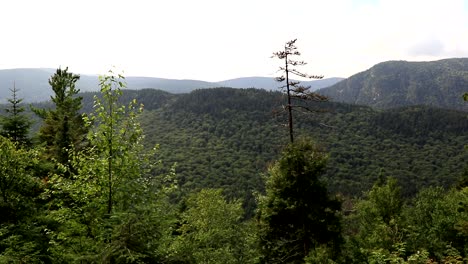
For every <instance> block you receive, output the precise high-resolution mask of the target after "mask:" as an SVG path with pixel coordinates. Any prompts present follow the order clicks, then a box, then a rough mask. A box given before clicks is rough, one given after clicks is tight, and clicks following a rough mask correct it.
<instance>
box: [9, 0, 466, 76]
mask: <svg viewBox="0 0 468 264" xmlns="http://www.w3.org/2000/svg"><path fill="white" fill-rule="evenodd" d="M0 34H1V36H2V37H1V38H0V69H10V68H38V67H44V68H58V67H66V66H68V67H69V70H70V71H72V72H75V73H81V74H105V73H106V72H107V71H108V70H109V69H111V68H112V67H115V68H116V69H118V70H119V71H122V72H123V73H124V75H126V76H151V77H160V78H171V79H172V78H173V79H197V80H204V81H221V80H226V79H232V78H237V77H248V76H266V77H274V76H276V75H277V74H278V73H277V69H278V67H279V66H281V63H282V62H281V61H280V60H278V59H273V58H271V55H272V53H273V52H275V51H279V50H281V49H283V47H284V44H285V42H287V41H289V40H292V39H297V42H296V46H297V47H298V49H299V51H300V52H301V53H302V54H301V56H300V58H299V59H301V60H303V61H306V62H307V63H308V64H307V65H306V66H304V67H302V68H301V70H302V71H304V72H307V73H309V74H313V75H324V76H325V77H326V78H327V77H345V78H346V77H349V76H351V75H353V74H356V73H358V72H361V71H364V70H366V69H368V68H370V67H372V66H373V65H375V64H377V63H379V62H383V61H388V60H409V61H428V60H438V59H444V58H452V57H468V0H440V1H439V0H229V1H227V0H152V1H151V0H126V1H124V0H41V1H38V0H1V1H0Z"/></svg>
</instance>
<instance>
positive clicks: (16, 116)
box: [0, 84, 32, 146]
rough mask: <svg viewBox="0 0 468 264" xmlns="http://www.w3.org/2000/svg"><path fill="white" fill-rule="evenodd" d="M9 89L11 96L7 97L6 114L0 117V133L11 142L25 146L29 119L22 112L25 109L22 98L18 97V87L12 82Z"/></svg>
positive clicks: (27, 139) (28, 140)
mask: <svg viewBox="0 0 468 264" xmlns="http://www.w3.org/2000/svg"><path fill="white" fill-rule="evenodd" d="M10 91H11V98H9V99H8V102H9V107H8V108H6V109H5V111H6V113H7V116H4V117H3V118H2V130H1V132H0V135H2V136H4V137H7V138H10V139H11V140H12V141H13V142H16V143H18V144H21V145H24V146H27V145H29V144H30V143H31V142H30V139H29V129H30V127H31V124H32V123H31V121H30V120H29V118H28V117H27V116H26V115H24V114H23V112H24V111H25V109H24V107H23V106H22V105H21V102H22V101H23V99H21V98H18V95H17V93H18V89H16V85H15V84H13V89H10Z"/></svg>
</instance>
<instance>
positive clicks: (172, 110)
mask: <svg viewBox="0 0 468 264" xmlns="http://www.w3.org/2000/svg"><path fill="white" fill-rule="evenodd" d="M152 92H153V93H154V95H153V96H151V93H150V91H145V96H144V97H143V96H140V95H138V93H137V92H135V95H134V96H135V97H137V96H138V98H141V101H140V102H141V103H143V104H144V105H145V109H146V110H147V111H145V112H144V113H143V115H142V116H141V117H142V118H141V124H142V128H143V129H144V131H145V132H146V138H145V145H147V146H153V145H154V144H156V143H159V144H160V146H161V149H160V151H161V154H162V155H163V156H164V160H165V162H167V163H168V164H172V163H174V162H176V163H177V164H178V166H177V180H178V182H179V183H180V185H181V192H189V191H190V190H194V189H195V190H199V189H201V188H223V189H224V194H225V195H226V197H227V198H242V199H243V201H244V206H245V209H246V213H247V214H248V215H250V216H251V215H253V208H254V207H255V201H254V199H253V195H252V193H253V192H255V191H262V190H263V188H264V187H263V184H262V180H261V176H260V175H261V173H262V172H264V171H266V169H267V167H268V164H269V163H270V162H271V161H272V160H275V159H277V158H278V157H279V153H280V148H281V146H283V145H284V144H286V143H287V139H288V134H287V131H286V130H285V129H283V128H282V127H280V126H279V125H278V123H280V122H278V121H279V120H284V119H285V118H287V117H286V116H284V115H275V113H274V112H273V111H272V109H275V108H277V107H278V106H280V105H281V102H282V101H284V100H285V98H284V97H283V95H282V94H281V93H279V92H269V91H264V90H257V89H229V88H217V89H202V90H197V91H194V92H193V93H191V94H184V95H173V96H171V97H166V96H164V97H163V96H160V94H161V92H160V91H156V90H154V91H152ZM145 98H148V100H145ZM158 98H159V99H160V100H158ZM319 106H320V107H321V108H322V109H324V111H325V112H324V113H322V114H320V115H304V116H303V120H302V122H300V123H298V124H297V126H296V131H295V132H296V133H297V134H298V135H299V136H301V135H303V136H311V137H313V138H316V139H317V142H320V143H321V144H322V145H323V146H324V147H325V148H326V149H327V151H328V152H329V153H330V158H329V160H328V164H327V170H326V172H325V176H324V177H323V180H324V182H325V183H326V185H327V187H328V189H329V190H330V191H331V192H332V193H342V194H343V195H345V196H350V197H353V196H361V195H362V193H363V192H365V191H367V190H369V189H370V188H372V184H373V183H374V182H375V181H376V179H377V175H378V174H379V173H380V172H381V171H382V172H383V173H384V174H387V175H392V177H394V178H396V179H397V180H398V182H399V183H400V184H401V187H402V190H401V192H402V195H403V196H404V197H411V196H414V195H415V194H416V193H417V192H418V190H420V189H421V188H424V187H426V186H436V185H441V186H444V187H449V186H451V185H453V184H454V183H455V182H456V181H457V180H458V179H459V176H460V174H461V173H463V171H464V168H465V164H466V162H467V160H468V156H467V155H468V152H466V151H465V150H463V148H462V147H460V146H462V145H465V144H466V142H467V141H468V133H467V131H468V119H466V114H465V113H463V112H458V111H452V110H444V109H436V108H431V107H407V108H401V109H392V110H385V111H380V110H379V111H377V110H373V109H371V108H369V107H362V106H355V105H347V104H341V103H340V104H339V103H332V102H324V103H320V104H317V107H319ZM272 117H276V118H277V120H274V119H272ZM395 157H398V158H395ZM403 183H407V184H403Z"/></svg>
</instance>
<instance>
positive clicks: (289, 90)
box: [272, 39, 327, 143]
mask: <svg viewBox="0 0 468 264" xmlns="http://www.w3.org/2000/svg"><path fill="white" fill-rule="evenodd" d="M296 40H297V39H294V40H291V41H288V42H286V44H285V45H284V50H280V51H277V52H274V53H273V56H272V57H273V58H275V57H276V58H278V59H280V60H284V67H283V66H282V67H280V68H279V71H281V72H283V74H282V75H281V76H280V77H277V78H276V80H277V81H278V82H281V83H282V82H286V84H285V85H283V86H281V87H280V88H281V89H285V90H286V95H287V100H288V102H287V104H286V107H285V109H286V110H287V112H288V127H289V139H290V141H291V143H293V142H294V133H293V115H292V110H293V108H300V109H302V110H306V111H312V109H311V108H309V107H307V106H304V105H303V104H293V100H294V99H298V100H302V101H316V102H323V101H327V97H325V96H322V95H319V94H317V93H314V92H311V91H310V86H302V85H300V82H299V81H295V80H291V79H290V77H289V75H290V74H292V75H296V76H298V77H301V78H308V79H322V78H323V76H321V75H309V74H306V73H303V72H300V71H299V70H297V69H296V68H294V67H297V66H304V65H306V64H307V63H306V62H305V61H298V60H293V59H291V57H293V56H300V55H301V53H300V52H299V51H298V50H297V47H296V46H295V43H296Z"/></svg>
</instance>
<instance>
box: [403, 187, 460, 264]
mask: <svg viewBox="0 0 468 264" xmlns="http://www.w3.org/2000/svg"><path fill="white" fill-rule="evenodd" d="M467 203H468V196H467V191H466V188H463V189H462V190H450V191H449V192H447V191H445V190H444V189H443V188H441V187H432V188H427V189H424V190H422V191H421V192H419V193H418V195H417V196H416V197H415V199H414V202H413V204H414V205H413V206H412V207H409V208H407V210H405V212H404V213H405V216H406V217H405V218H406V222H407V223H406V226H407V229H408V238H407V241H408V243H407V244H408V246H409V247H408V250H409V251H411V252H415V251H417V250H420V249H421V248H424V249H426V250H427V251H428V252H429V253H430V255H431V256H432V257H435V258H436V259H437V260H439V261H441V260H443V259H444V258H446V257H449V256H456V255H460V254H463V253H464V254H465V257H466V254H467V251H466V250H467V249H468V248H467V246H466V245H467V244H468V236H467V234H466V233H464V231H463V230H464V229H463V226H464V225H466V222H467V221H468V213H467V212H466V208H464V207H466V204H467ZM463 223H465V224H463ZM449 248H450V249H451V250H450V252H448V251H447V249H449ZM455 251H456V252H457V254H454V252H455ZM443 263H446V262H443Z"/></svg>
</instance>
